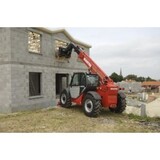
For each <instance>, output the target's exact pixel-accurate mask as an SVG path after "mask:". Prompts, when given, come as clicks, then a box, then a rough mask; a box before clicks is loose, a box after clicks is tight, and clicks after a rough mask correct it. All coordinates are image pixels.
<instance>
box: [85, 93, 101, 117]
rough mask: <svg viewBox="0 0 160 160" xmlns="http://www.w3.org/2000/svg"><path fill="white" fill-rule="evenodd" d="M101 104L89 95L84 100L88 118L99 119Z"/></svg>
mask: <svg viewBox="0 0 160 160" xmlns="http://www.w3.org/2000/svg"><path fill="white" fill-rule="evenodd" d="M100 109H101V102H100V100H96V99H95V98H94V97H93V96H92V95H90V94H87V95H86V96H85V98H84V100H83V111H84V113H85V115H86V116H88V117H97V116H98V115H99V113H100Z"/></svg>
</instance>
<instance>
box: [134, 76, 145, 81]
mask: <svg viewBox="0 0 160 160" xmlns="http://www.w3.org/2000/svg"><path fill="white" fill-rule="evenodd" d="M136 81H137V82H144V81H145V77H137V79H136Z"/></svg>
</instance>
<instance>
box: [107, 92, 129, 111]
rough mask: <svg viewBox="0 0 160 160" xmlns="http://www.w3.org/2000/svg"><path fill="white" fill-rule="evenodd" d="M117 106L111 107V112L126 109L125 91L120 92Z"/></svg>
mask: <svg viewBox="0 0 160 160" xmlns="http://www.w3.org/2000/svg"><path fill="white" fill-rule="evenodd" d="M117 100H118V102H117V107H116V108H109V109H110V111H111V112H115V113H122V112H123V111H124V110H125V109H126V96H125V94H124V93H123V92H119V93H118V97H117Z"/></svg>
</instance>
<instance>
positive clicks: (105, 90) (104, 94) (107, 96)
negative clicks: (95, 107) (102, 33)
mask: <svg viewBox="0 0 160 160" xmlns="http://www.w3.org/2000/svg"><path fill="white" fill-rule="evenodd" d="M78 58H79V59H81V60H82V61H83V62H84V63H85V65H86V66H87V67H88V69H89V72H90V73H92V74H97V75H98V76H99V77H100V86H99V87H97V93H98V94H99V95H100V96H101V98H102V106H103V107H110V108H115V107H116V106H117V95H118V90H119V87H118V86H117V85H115V84H114V82H113V80H112V79H111V78H110V77H108V76H107V75H106V74H105V73H104V72H103V70H101V68H100V67H99V66H98V65H97V64H96V63H95V62H94V61H93V60H92V59H91V58H90V57H89V56H88V55H87V54H86V53H85V52H84V51H83V50H82V49H80V48H79V53H78ZM84 97H85V95H84V94H81V95H80V96H79V97H78V98H72V102H74V103H76V104H78V105H82V102H83V98H84Z"/></svg>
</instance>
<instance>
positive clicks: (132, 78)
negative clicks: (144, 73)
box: [124, 74, 137, 81]
mask: <svg viewBox="0 0 160 160" xmlns="http://www.w3.org/2000/svg"><path fill="white" fill-rule="evenodd" d="M124 79H128V80H130V79H131V80H135V81H136V80H137V75H134V74H129V75H128V76H126V77H125V78H124Z"/></svg>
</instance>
